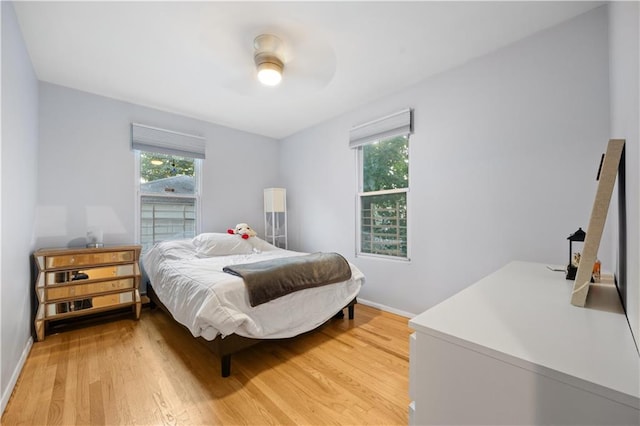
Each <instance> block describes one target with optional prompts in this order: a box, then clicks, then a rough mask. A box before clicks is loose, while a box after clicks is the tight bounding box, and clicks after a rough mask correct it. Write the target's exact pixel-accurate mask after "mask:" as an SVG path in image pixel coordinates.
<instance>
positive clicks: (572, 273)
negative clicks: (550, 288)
mask: <svg viewBox="0 0 640 426" xmlns="http://www.w3.org/2000/svg"><path fill="white" fill-rule="evenodd" d="M586 236H587V233H586V232H584V231H583V230H582V228H578V230H577V231H576V232H574V233H573V234H571V235H569V236H568V237H567V240H569V264H568V265H567V276H566V278H567V279H568V280H575V279H576V272H578V263H579V262H580V252H577V253H576V254H575V255H574V253H573V242H574V241H576V242H584V239H585V238H586ZM574 258H575V259H574Z"/></svg>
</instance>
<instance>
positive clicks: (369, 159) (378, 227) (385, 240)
mask: <svg viewBox="0 0 640 426" xmlns="http://www.w3.org/2000/svg"><path fill="white" fill-rule="evenodd" d="M410 133H411V112H410V110H405V111H401V112H399V113H397V114H393V115H390V116H387V117H384V118H381V119H379V120H376V121H372V122H370V123H366V124H363V125H360V126H357V127H354V128H353V129H352V130H351V135H350V146H351V147H352V148H355V149H357V159H358V161H357V164H358V177H359V179H358V199H357V200H358V201H357V210H358V212H357V230H358V231H357V235H356V241H357V254H358V255H372V256H384V257H392V258H399V259H408V258H409V253H408V252H409V247H408V241H407V235H408V232H407V224H408V218H407V199H408V192H409V134H410Z"/></svg>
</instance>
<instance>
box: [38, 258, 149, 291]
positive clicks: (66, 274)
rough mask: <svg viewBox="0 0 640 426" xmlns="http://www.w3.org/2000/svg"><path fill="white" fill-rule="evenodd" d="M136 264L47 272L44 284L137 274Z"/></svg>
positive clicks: (50, 284)
mask: <svg viewBox="0 0 640 426" xmlns="http://www.w3.org/2000/svg"><path fill="white" fill-rule="evenodd" d="M135 266H136V265H134V264H133V263H127V264H124V265H113V266H103V267H99V268H87V269H77V270H76V269H71V270H65V271H55V272H47V273H46V274H45V283H44V284H45V285H47V286H55V285H57V284H67V283H73V282H79V281H84V280H98V279H105V278H118V277H126V276H129V275H135V274H137V271H136V267H135Z"/></svg>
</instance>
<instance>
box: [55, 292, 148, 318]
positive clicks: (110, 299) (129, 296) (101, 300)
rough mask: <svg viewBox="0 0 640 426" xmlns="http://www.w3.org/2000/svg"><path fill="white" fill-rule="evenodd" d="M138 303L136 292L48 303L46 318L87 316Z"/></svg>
mask: <svg viewBox="0 0 640 426" xmlns="http://www.w3.org/2000/svg"><path fill="white" fill-rule="evenodd" d="M136 302H138V301H137V300H136V297H135V296H134V291H128V292H126V293H116V294H107V295H104V296H91V297H85V298H78V299H75V300H70V301H65V302H57V303H47V304H46V305H45V306H46V308H45V316H46V318H47V319H54V318H62V317H68V316H76V315H78V314H79V313H82V314H87V313H91V312H92V311H99V310H104V309H105V308H116V307H119V306H128V305H132V304H134V303H136Z"/></svg>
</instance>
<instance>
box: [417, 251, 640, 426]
mask: <svg viewBox="0 0 640 426" xmlns="http://www.w3.org/2000/svg"><path fill="white" fill-rule="evenodd" d="M572 288H573V281H567V280H565V278H564V274H563V273H562V272H553V271H551V270H549V269H548V268H547V267H546V265H544V264H538V263H526V262H513V263H510V264H508V265H506V266H505V267H504V268H502V269H500V270H498V271H497V272H495V273H493V274H491V275H489V276H488V277H486V278H484V279H482V280H480V281H479V282H477V283H476V284H474V285H472V286H470V287H468V288H467V289H465V290H463V291H461V292H460V293H458V294H456V295H454V296H453V297H451V298H449V299H447V300H445V301H444V302H442V303H440V304H439V305H437V306H434V307H433V308H431V309H429V310H427V311H426V312H424V313H422V314H420V315H418V316H416V317H415V318H413V319H412V320H410V321H409V325H410V327H411V328H412V329H414V330H415V333H414V334H413V335H412V336H411V341H410V380H409V396H410V399H411V400H412V403H411V405H410V407H409V421H410V423H411V424H415V425H445V424H455V425H460V424H473V425H478V424H491V425H498V424H509V425H515V424H531V425H533V424H562V425H609V424H624V425H640V356H639V355H638V351H637V348H636V346H635V344H634V341H633V336H632V334H631V331H630V329H629V325H628V323H627V319H626V317H625V315H624V313H623V312H622V307H621V305H620V301H619V298H618V296H617V292H616V289H615V287H614V286H613V285H604V284H603V285H592V288H591V290H590V292H589V298H588V300H587V306H586V307H585V308H580V307H575V306H573V305H571V304H570V302H569V301H570V297H571V296H570V295H571V290H572ZM639 337H640V336H639Z"/></svg>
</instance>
